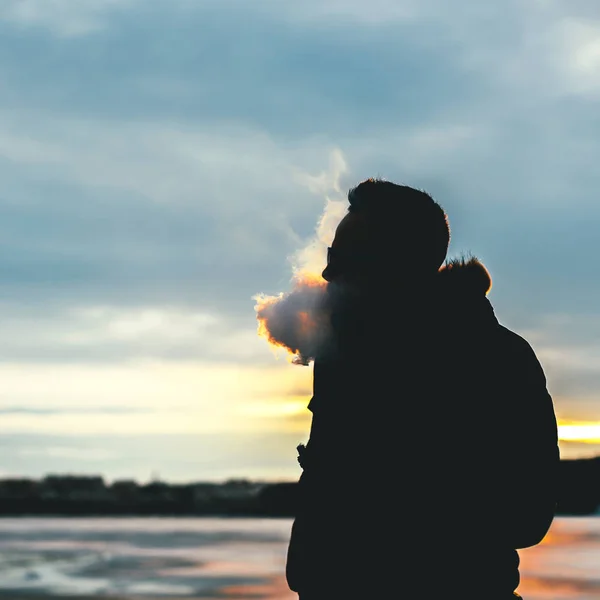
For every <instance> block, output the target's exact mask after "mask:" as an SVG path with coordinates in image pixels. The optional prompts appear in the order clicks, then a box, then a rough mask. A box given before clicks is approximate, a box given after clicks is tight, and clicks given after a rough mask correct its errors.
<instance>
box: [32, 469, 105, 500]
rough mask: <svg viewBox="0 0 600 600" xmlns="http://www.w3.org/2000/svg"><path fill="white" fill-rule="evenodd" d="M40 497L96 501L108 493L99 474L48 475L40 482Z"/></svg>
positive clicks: (102, 498) (103, 498)
mask: <svg viewBox="0 0 600 600" xmlns="http://www.w3.org/2000/svg"><path fill="white" fill-rule="evenodd" d="M41 488H42V497H44V498H47V499H61V500H79V501H86V500H87V501H97V500H107V499H108V498H109V497H110V494H109V492H108V490H107V488H106V484H105V483H104V478H102V477H100V476H94V475H92V476H80V475H48V476H47V477H45V478H44V479H43V480H42V482H41Z"/></svg>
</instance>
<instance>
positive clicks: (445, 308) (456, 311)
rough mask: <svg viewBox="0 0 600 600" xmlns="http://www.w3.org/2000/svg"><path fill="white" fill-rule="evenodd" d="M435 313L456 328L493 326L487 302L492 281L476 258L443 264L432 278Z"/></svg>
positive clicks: (490, 309) (491, 312)
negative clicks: (446, 317) (443, 315)
mask: <svg viewBox="0 0 600 600" xmlns="http://www.w3.org/2000/svg"><path fill="white" fill-rule="evenodd" d="M434 288H435V291H436V293H435V296H436V304H437V307H438V308H437V311H440V312H442V313H444V314H447V315H448V317H449V318H450V320H451V321H455V322H456V325H459V326H464V325H465V324H466V323H467V322H468V323H469V324H470V325H471V326H474V327H476V328H479V326H482V325H485V324H488V325H493V324H497V322H498V321H497V319H496V316H495V315H494V309H493V308H492V305H491V304H490V301H489V300H488V298H487V295H488V293H489V292H490V290H491V289H492V277H491V275H490V273H489V271H488V270H487V269H486V267H485V266H484V264H483V263H482V262H480V261H479V259H478V258H476V257H469V258H464V257H462V258H456V259H451V260H449V261H446V263H444V265H443V266H442V267H441V268H440V270H439V271H438V273H437V276H436V283H435V286H434Z"/></svg>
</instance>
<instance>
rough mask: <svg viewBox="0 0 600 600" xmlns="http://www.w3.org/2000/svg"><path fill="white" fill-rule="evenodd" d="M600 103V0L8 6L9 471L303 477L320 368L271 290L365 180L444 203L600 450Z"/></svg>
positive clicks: (2, 229) (0, 131) (1, 211)
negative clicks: (268, 299) (277, 311)
mask: <svg viewBox="0 0 600 600" xmlns="http://www.w3.org/2000/svg"><path fill="white" fill-rule="evenodd" d="M599 99H600V5H598V3H597V2H595V1H592V0H572V1H570V2H568V3H565V2H561V1H559V0H527V1H526V0H504V1H503V2H496V3H473V2H470V1H467V0H459V1H458V4H457V3H452V8H450V7H449V5H448V3H447V2H445V1H444V0H418V1H417V0H371V1H370V2H359V1H358V0H343V1H342V0H304V1H303V2H282V1H280V0H277V1H275V0H272V1H266V0H262V1H261V0H254V1H253V2H243V1H241V0H202V1H196V0H152V2H148V1H146V0H3V2H2V3H1V5H0V181H1V182H2V185H1V187H0V340H1V343H0V447H1V448H2V456H3V457H4V460H3V462H2V464H0V476H10V477H14V476H33V477H39V476H43V475H45V474H48V473H67V472H68V473H81V474H96V473H97V474H102V475H103V476H105V477H106V478H107V479H108V480H114V479H117V478H135V479H137V480H139V481H147V480H149V479H152V478H160V479H164V480H168V481H191V480H224V479H227V478H230V477H247V478H253V479H269V480H276V479H295V478H297V477H298V475H299V467H298V465H297V464H296V460H295V455H296V451H295V446H296V445H297V444H298V443H300V442H304V441H306V439H307V435H308V428H309V424H310V415H309V413H308V411H307V410H306V404H307V403H308V400H309V399H310V391H311V367H310V366H308V367H304V366H299V365H293V364H290V362H289V361H288V360H287V359H286V358H285V357H284V356H281V353H274V352H273V350H272V349H271V348H270V347H269V345H268V344H267V343H266V342H265V341H264V340H263V339H261V338H259V337H258V335H257V321H256V312H255V302H256V300H255V297H256V295H257V294H260V293H263V294H267V295H269V294H277V293H280V292H284V291H286V290H288V289H289V287H290V280H291V277H292V274H293V269H294V265H295V262H296V261H297V260H298V257H299V256H303V254H302V252H303V251H306V249H309V250H310V251H311V252H313V254H312V255H311V256H312V260H313V262H315V261H316V262H317V263H318V260H319V257H321V258H322V257H323V254H322V249H323V247H324V245H326V244H327V235H328V233H330V232H331V227H330V226H332V225H333V224H334V221H335V219H333V217H335V216H336V215H337V214H339V213H338V212H336V211H339V208H340V207H343V206H344V196H345V193H346V192H347V190H348V188H349V187H351V186H352V185H355V184H356V183H358V182H359V181H361V180H363V179H365V178H367V177H372V176H374V177H383V178H386V179H389V180H392V181H395V182H397V183H404V184H407V185H411V186H414V187H418V188H421V189H425V190H426V191H428V192H429V193H430V194H431V195H432V196H433V197H434V198H435V199H436V200H437V201H438V202H439V203H440V204H441V205H442V206H443V207H444V209H445V210H446V211H447V213H448V215H449V221H450V225H451V227H452V242H451V247H450V255H451V256H458V255H459V254H461V253H464V252H470V253H473V254H475V255H476V256H478V257H479V258H480V259H481V260H482V262H483V263H484V264H485V265H486V266H487V268H488V270H489V271H490V273H491V276H492V278H493V281H494V285H493V289H492V291H491V292H490V296H489V297H490V300H491V302H492V303H493V305H494V307H495V311H496V314H497V316H498V318H499V320H500V321H501V323H502V324H504V325H506V326H507V327H509V328H511V329H513V330H515V331H517V332H518V333H520V334H521V335H523V336H524V337H525V338H526V339H527V340H528V341H529V342H530V343H531V344H532V346H533V347H534V349H535V351H536V353H537V355H538V357H539V358H540V361H541V363H542V365H543V367H544V370H545V372H546V375H547V378H548V387H549V390H550V392H551V394H552V396H553V399H554V404H555V409H556V413H557V416H558V418H559V421H560V433H561V438H563V439H562V441H561V452H562V455H563V457H567V458H568V457H576V456H589V455H595V454H600V446H599V445H598V444H597V443H593V442H594V440H596V441H599V440H600V397H599V392H600V312H599V308H598V307H599V306H600V278H598V276H597V273H598V267H597V254H598V239H599V236H598V232H599V229H600V202H598V199H597V190H598V189H599V185H598V184H599V183H600V172H599V171H598V169H597V166H596V161H597V157H598V155H599V154H600V135H599V134H600V116H599V112H598V100H599ZM324 210H326V211H328V212H327V216H328V219H329V220H328V221H327V225H328V227H329V229H327V228H326V229H321V231H320V232H319V234H320V235H319V236H318V237H317V238H315V232H316V227H317V225H318V223H319V220H320V219H321V216H322V215H323V211H324ZM320 253H321V254H320ZM315 268H318V264H317V265H316V266H315ZM482 401H485V399H482ZM401 428H402V424H399V432H400V433H401ZM427 443H428V441H427V439H426V438H424V439H423V444H427Z"/></svg>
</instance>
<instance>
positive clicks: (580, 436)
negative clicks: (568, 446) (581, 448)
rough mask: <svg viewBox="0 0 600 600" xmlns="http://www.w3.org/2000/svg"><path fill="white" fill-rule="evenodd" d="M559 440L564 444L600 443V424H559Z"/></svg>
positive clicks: (588, 422)
mask: <svg viewBox="0 0 600 600" xmlns="http://www.w3.org/2000/svg"><path fill="white" fill-rule="evenodd" d="M558 439H559V440H560V441H562V442H581V443H584V444H599V443H600V422H590V421H577V422H576V421H565V422H561V423H559V424H558Z"/></svg>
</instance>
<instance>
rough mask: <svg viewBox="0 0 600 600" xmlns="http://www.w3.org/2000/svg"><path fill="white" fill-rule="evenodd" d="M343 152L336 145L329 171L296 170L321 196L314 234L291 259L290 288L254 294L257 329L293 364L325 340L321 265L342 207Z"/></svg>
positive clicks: (304, 360)
mask: <svg viewBox="0 0 600 600" xmlns="http://www.w3.org/2000/svg"><path fill="white" fill-rule="evenodd" d="M347 170H348V168H347V166H346V161H345V159H344V156H343V154H342V153H341V152H340V151H339V150H336V151H334V152H333V153H332V155H331V158H330V166H329V169H328V171H325V172H323V173H321V174H320V175H318V176H311V175H307V174H299V175H298V180H299V182H300V183H302V184H304V185H306V186H307V187H308V188H309V190H310V191H312V192H313V193H322V194H323V195H324V196H325V200H326V202H325V208H324V211H323V213H322V215H321V216H320V218H319V220H318V222H317V226H316V229H315V234H314V236H313V237H312V238H311V239H310V240H309V241H308V243H307V244H306V245H305V246H304V247H303V248H302V249H300V250H299V251H298V252H297V253H296V254H295V255H294V256H293V257H292V258H291V263H292V278H291V286H290V289H289V290H288V291H286V292H281V293H280V294H277V295H275V296H268V295H265V294H258V295H257V296H255V297H254V300H256V305H255V307H254V308H255V310H256V317H257V319H258V334H259V335H260V336H261V337H263V338H264V339H266V340H267V342H269V344H270V345H271V346H272V347H274V348H283V349H285V350H286V351H287V353H288V355H289V356H290V357H291V360H292V362H294V363H295V364H301V365H308V364H309V363H310V362H311V360H313V359H314V357H315V353H316V351H317V349H318V348H319V346H320V345H321V344H322V343H323V342H324V340H325V338H326V336H327V333H328V329H327V323H328V320H327V318H326V313H325V311H324V302H323V300H324V292H325V281H324V280H323V279H322V277H321V271H322V270H323V268H324V266H325V261H326V250H327V246H328V245H329V244H330V242H331V240H332V239H333V235H334V231H335V228H336V226H337V224H338V223H339V221H340V219H341V218H342V217H343V216H344V214H345V212H346V207H347V202H346V200H345V199H342V190H341V187H340V178H341V177H342V176H343V175H344V174H345V173H346V172H347Z"/></svg>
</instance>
